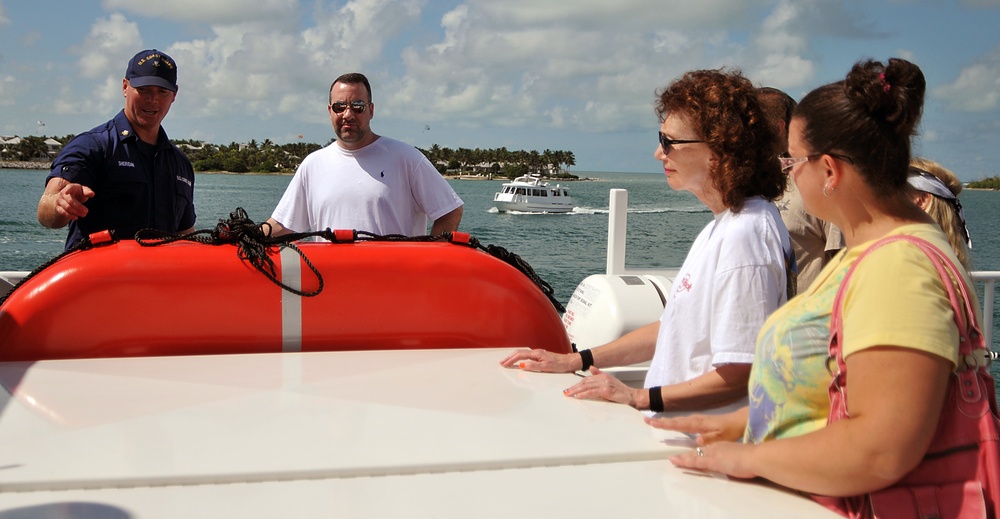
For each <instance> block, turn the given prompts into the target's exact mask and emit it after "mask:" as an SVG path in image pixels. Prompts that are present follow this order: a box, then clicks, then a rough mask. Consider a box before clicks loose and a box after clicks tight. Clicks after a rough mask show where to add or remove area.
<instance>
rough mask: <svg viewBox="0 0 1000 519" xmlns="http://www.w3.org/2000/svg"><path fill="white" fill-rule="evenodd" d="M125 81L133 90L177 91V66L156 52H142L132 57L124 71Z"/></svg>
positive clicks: (168, 57) (171, 60)
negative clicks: (151, 88) (146, 87)
mask: <svg viewBox="0 0 1000 519" xmlns="http://www.w3.org/2000/svg"><path fill="white" fill-rule="evenodd" d="M125 79H127V80H128V82H129V84H130V85H132V86H133V87H135V88H138V87H144V86H158V87H163V88H166V89H167V90H172V91H174V92H176V91H177V64H176V63H174V59H173V58H171V57H170V56H167V55H166V54H164V53H162V52H160V51H158V50H156V49H151V50H144V51H142V52H140V53H138V54H136V55H135V56H133V57H132V60H131V61H129V62H128V68H127V69H125Z"/></svg>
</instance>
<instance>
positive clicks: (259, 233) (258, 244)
mask: <svg viewBox="0 0 1000 519" xmlns="http://www.w3.org/2000/svg"><path fill="white" fill-rule="evenodd" d="M265 226H267V224H266V223H264V224H256V223H254V221H253V220H251V219H250V217H249V216H247V212H246V211H245V210H244V209H243V208H242V207H237V208H236V210H235V211H233V212H231V213H229V219H228V220H219V223H218V224H217V225H216V226H215V228H214V229H203V230H200V231H193V232H190V233H185V234H177V233H168V232H164V231H160V230H157V229H142V230H140V231H139V232H137V233H136V234H135V241H136V242H138V243H139V245H142V246H144V247H156V246H159V245H166V244H168V243H173V242H177V241H193V242H197V243H204V244H208V245H224V244H235V245H236V251H237V252H236V253H237V255H238V256H239V258H240V259H241V260H243V261H246V262H248V263H250V265H252V266H253V267H254V268H255V269H257V271H258V272H260V273H261V274H264V277H266V278H267V279H269V280H271V282H272V283H274V284H275V285H278V286H279V287H281V288H282V289H284V290H287V291H289V292H291V293H293V294H296V295H299V296H302V297H313V296H316V295H319V293H320V292H322V291H323V286H324V283H323V275H322V274H320V272H319V269H317V268H316V267H315V266H314V265H313V264H312V262H311V261H309V258H307V257H306V255H305V254H303V252H302V249H299V248H298V247H296V246H295V244H294V243H292V241H294V240H292V239H287V237H286V236H282V237H280V238H278V239H271V238H269V237H268V235H269V234H270V229H268V230H267V231H265V230H264V227H265ZM288 236H290V235H288ZM276 245H284V246H286V247H288V248H289V249H292V250H293V251H295V253H296V254H298V255H299V257H300V258H302V261H303V262H304V263H305V264H306V266H307V267H309V270H310V271H311V272H312V273H313V275H314V276H316V280H317V281H318V286H317V287H316V290H313V291H311V292H305V291H303V290H299V289H297V288H295V287H291V286H288V285H286V284H284V283H282V282H281V281H279V280H278V274H277V270H276V269H275V267H274V260H272V259H271V257H270V255H269V254H268V252H270V251H271V250H272V249H273V247H274V246H276Z"/></svg>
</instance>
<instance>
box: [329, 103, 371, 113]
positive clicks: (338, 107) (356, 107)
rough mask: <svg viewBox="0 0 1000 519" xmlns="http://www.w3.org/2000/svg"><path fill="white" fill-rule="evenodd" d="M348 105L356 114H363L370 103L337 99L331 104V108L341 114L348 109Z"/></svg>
mask: <svg viewBox="0 0 1000 519" xmlns="http://www.w3.org/2000/svg"><path fill="white" fill-rule="evenodd" d="M348 106H349V107H351V111H352V112H354V113H356V114H363V113H365V108H366V107H367V106H368V103H366V102H364V101H351V102H350V103H345V102H343V101H337V102H336V103H331V104H330V109H331V110H333V113H335V114H339V113H343V112H344V110H347V107H348Z"/></svg>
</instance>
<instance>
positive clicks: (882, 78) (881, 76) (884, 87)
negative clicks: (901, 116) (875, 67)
mask: <svg viewBox="0 0 1000 519" xmlns="http://www.w3.org/2000/svg"><path fill="white" fill-rule="evenodd" d="M878 80H879V81H881V82H882V90H885V91H886V92H887V93H888V92H889V89H890V88H892V86H891V85H889V83H886V81H885V72H882V73H881V74H879V75H878Z"/></svg>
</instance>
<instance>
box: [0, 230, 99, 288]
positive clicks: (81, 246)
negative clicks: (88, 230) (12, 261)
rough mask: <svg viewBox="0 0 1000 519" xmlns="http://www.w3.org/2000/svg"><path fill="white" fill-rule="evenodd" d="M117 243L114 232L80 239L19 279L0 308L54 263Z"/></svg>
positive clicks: (95, 234)
mask: <svg viewBox="0 0 1000 519" xmlns="http://www.w3.org/2000/svg"><path fill="white" fill-rule="evenodd" d="M117 241H118V238H116V237H115V235H114V232H112V231H105V232H103V233H94V234H91V235H90V236H84V237H83V238H82V239H80V240H79V241H77V242H76V243H75V244H74V245H73V246H71V247H70V248H68V249H66V250H64V251H62V252H60V253H59V254H57V255H56V256H55V257H54V258H52V259H50V260H48V261H46V262H45V263H42V264H41V265H39V266H37V267H35V270H32V271H31V272H29V273H28V275H27V276H24V277H23V278H21V280H20V281H18V282H17V284H15V285H14V286H13V287H12V288H11V289H10V290H9V291H8V292H7V293H6V294H4V295H3V297H0V306H3V304H4V303H5V302H7V298H8V297H10V295H11V294H13V293H14V291H16V290H17V289H18V288H20V287H21V285H23V284H25V283H27V282H28V280H29V279H31V278H33V277H35V276H36V275H38V274H39V273H40V272H41V271H43V270H45V269H47V268H49V267H51V266H52V265H54V264H55V263H56V262H58V261H59V260H61V259H63V258H65V257H66V256H68V255H70V254H73V253H74V252H79V251H83V250H87V249H93V248H94V247H101V246H104V245H110V244H112V243H115V242H117Z"/></svg>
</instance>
